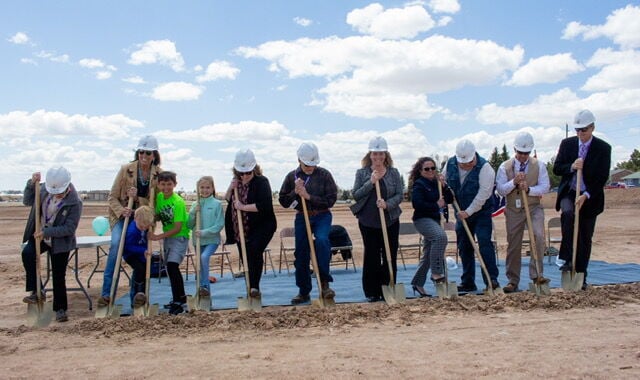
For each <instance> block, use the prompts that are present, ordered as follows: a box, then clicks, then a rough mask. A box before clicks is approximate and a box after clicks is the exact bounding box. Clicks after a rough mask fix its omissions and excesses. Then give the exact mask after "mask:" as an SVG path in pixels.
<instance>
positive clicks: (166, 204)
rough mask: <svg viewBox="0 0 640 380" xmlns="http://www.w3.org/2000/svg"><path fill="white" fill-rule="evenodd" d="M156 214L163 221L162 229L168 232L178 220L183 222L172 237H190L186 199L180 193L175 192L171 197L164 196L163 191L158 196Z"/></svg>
mask: <svg viewBox="0 0 640 380" xmlns="http://www.w3.org/2000/svg"><path fill="white" fill-rule="evenodd" d="M156 214H157V215H158V216H159V217H160V221H161V222H162V231H164V232H167V231H170V230H171V229H173V228H174V226H175V223H176V222H182V228H181V229H180V231H179V232H178V233H177V234H175V235H173V236H172V237H186V238H188V237H189V227H187V220H188V219H189V214H187V208H186V206H185V203H184V199H182V197H180V196H179V195H178V194H176V193H173V194H172V195H171V196H170V197H169V198H166V199H165V197H164V194H163V193H158V195H157V196H156Z"/></svg>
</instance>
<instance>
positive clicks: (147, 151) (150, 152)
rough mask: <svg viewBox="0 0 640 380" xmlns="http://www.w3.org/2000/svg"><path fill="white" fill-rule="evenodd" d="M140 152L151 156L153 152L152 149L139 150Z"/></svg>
mask: <svg viewBox="0 0 640 380" xmlns="http://www.w3.org/2000/svg"><path fill="white" fill-rule="evenodd" d="M138 154H146V155H147V156H151V155H152V154H153V152H152V151H150V150H139V151H138Z"/></svg>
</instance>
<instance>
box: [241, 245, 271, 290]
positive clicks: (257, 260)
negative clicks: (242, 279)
mask: <svg viewBox="0 0 640 380" xmlns="http://www.w3.org/2000/svg"><path fill="white" fill-rule="evenodd" d="M269 240H270V239H264V238H261V237H253V236H250V237H249V238H247V239H246V241H245V244H246V246H247V261H248V262H249V265H248V266H247V267H248V269H249V287H250V288H255V289H258V290H259V289H260V280H261V279H262V267H263V266H264V250H265V249H266V248H267V245H268V244H269ZM237 244H238V252H241V251H240V249H241V247H240V242H238V243H237ZM240 261H242V254H240Z"/></svg>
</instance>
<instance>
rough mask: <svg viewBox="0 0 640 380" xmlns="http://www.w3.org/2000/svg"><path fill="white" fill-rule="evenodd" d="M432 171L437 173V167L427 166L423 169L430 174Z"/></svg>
mask: <svg viewBox="0 0 640 380" xmlns="http://www.w3.org/2000/svg"><path fill="white" fill-rule="evenodd" d="M432 170H433V171H434V172H435V171H436V170H437V169H436V167H435V166H427V167H426V168H422V171H423V172H429V171H432Z"/></svg>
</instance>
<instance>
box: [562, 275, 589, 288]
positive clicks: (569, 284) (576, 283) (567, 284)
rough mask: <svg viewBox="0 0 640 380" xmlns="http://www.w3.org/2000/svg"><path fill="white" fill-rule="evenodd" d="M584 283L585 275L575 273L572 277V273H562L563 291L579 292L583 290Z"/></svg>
mask: <svg viewBox="0 0 640 380" xmlns="http://www.w3.org/2000/svg"><path fill="white" fill-rule="evenodd" d="M583 283H584V273H581V272H580V273H579V272H575V273H574V274H573V276H571V271H564V272H562V289H564V290H566V291H569V292H578V291H580V290H582V284H583Z"/></svg>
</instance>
